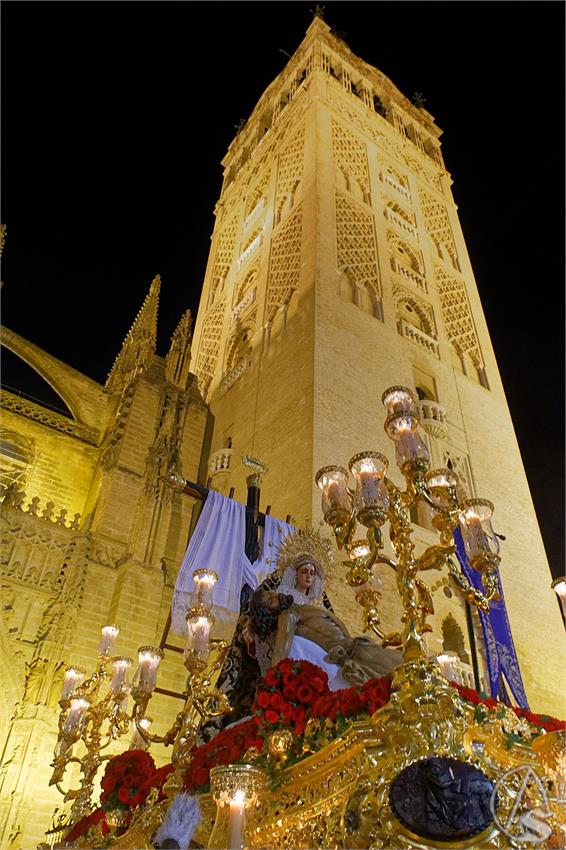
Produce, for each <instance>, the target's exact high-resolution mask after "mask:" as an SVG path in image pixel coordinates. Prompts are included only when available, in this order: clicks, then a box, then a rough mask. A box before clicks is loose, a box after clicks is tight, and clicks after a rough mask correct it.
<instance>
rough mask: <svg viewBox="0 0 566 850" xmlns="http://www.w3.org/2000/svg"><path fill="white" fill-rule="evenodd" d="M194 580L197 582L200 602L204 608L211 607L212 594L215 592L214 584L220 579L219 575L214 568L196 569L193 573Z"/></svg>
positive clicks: (198, 600) (196, 586) (196, 588)
mask: <svg viewBox="0 0 566 850" xmlns="http://www.w3.org/2000/svg"><path fill="white" fill-rule="evenodd" d="M193 580H194V583H195V590H196V593H197V602H198V604H199V605H202V606H203V607H204V608H210V607H211V606H212V596H213V593H214V586H215V585H216V582H217V581H218V575H217V574H216V573H215V572H214V570H195V572H194V573H193Z"/></svg>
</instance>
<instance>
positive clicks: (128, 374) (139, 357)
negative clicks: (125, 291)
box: [106, 275, 161, 391]
mask: <svg viewBox="0 0 566 850" xmlns="http://www.w3.org/2000/svg"><path fill="white" fill-rule="evenodd" d="M160 289H161V277H160V276H159V275H156V276H155V277H154V279H153V281H152V283H151V286H150V288H149V292H148V294H147V295H146V297H145V301H144V302H143V304H142V306H141V309H140V311H139V312H138V314H137V316H136V318H135V320H134V323H133V325H132V327H131V328H130V330H129V331H128V335H127V336H126V339H125V340H124V343H123V345H122V349H121V351H120V353H119V354H118V356H117V358H116V360H115V361H114V365H113V366H112V369H111V370H110V374H109V375H108V379H107V381H106V389H108V390H111V391H113V390H116V389H123V388H124V387H125V386H126V385H127V384H129V382H130V381H131V380H132V378H135V376H136V375H138V374H139V373H140V372H144V371H145V370H146V369H147V367H148V366H149V364H150V363H151V359H152V357H153V355H154V354H155V344H156V339H157V309H158V306H159V290H160Z"/></svg>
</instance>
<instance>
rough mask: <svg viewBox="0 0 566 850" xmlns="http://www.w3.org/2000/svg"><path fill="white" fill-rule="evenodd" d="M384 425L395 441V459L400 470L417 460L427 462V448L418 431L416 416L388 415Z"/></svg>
mask: <svg viewBox="0 0 566 850" xmlns="http://www.w3.org/2000/svg"><path fill="white" fill-rule="evenodd" d="M384 427H385V431H386V433H387V434H388V436H389V437H391V439H392V440H393V442H394V443H395V460H396V462H397V466H398V467H399V469H400V470H401V471H405V468H406V467H409V466H411V465H413V464H414V463H416V462H417V461H423V462H425V463H428V461H429V454H428V449H427V447H426V446H425V444H424V443H423V441H422V440H421V438H420V435H419V433H418V430H419V420H418V419H417V417H416V416H410V415H404V416H397V415H396V414H395V415H393V416H389V417H388V418H387V419H386V420H385V425H384Z"/></svg>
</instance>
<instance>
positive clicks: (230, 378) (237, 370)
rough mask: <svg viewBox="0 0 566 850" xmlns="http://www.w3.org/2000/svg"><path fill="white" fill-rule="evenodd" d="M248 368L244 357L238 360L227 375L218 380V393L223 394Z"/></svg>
mask: <svg viewBox="0 0 566 850" xmlns="http://www.w3.org/2000/svg"><path fill="white" fill-rule="evenodd" d="M247 368H248V361H247V360H246V359H243V360H240V362H239V363H237V364H236V365H235V366H234V368H233V369H231V370H230V371H229V372H228V374H227V375H225V376H224V378H222V381H221V382H220V395H224V393H227V392H228V390H229V389H230V388H231V387H233V386H234V384H235V383H236V381H237V380H238V379H239V378H240V377H241V376H242V375H243V374H244V372H245V371H246V369H247Z"/></svg>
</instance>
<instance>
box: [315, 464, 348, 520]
mask: <svg viewBox="0 0 566 850" xmlns="http://www.w3.org/2000/svg"><path fill="white" fill-rule="evenodd" d="M314 480H315V482H316V484H317V485H318V486H319V487H320V489H321V491H322V513H323V514H324V521H325V522H327V523H328V524H329V525H337V524H341V523H345V522H347V521H348V519H349V517H350V510H351V499H350V494H349V492H348V472H347V471H346V470H345V469H344V468H343V467H342V466H323V467H322V469H319V470H318V472H317V473H316V476H315V479H314Z"/></svg>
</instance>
